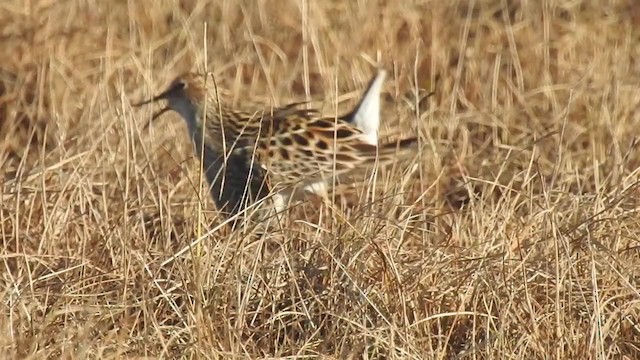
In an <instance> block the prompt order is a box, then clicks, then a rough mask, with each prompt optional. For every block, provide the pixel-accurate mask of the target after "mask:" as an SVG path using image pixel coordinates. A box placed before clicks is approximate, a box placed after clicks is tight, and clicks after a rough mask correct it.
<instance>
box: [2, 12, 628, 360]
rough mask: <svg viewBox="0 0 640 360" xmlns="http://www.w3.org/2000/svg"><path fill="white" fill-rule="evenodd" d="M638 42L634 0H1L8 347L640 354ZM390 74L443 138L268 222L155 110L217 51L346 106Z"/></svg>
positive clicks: (265, 97) (264, 84)
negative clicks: (166, 90) (369, 181)
mask: <svg viewBox="0 0 640 360" xmlns="http://www.w3.org/2000/svg"><path fill="white" fill-rule="evenodd" d="M205 24H206V25H205ZM639 29H640V5H639V4H637V2H635V1H631V0H630V1H622V0H619V1H615V0H614V1H604V0H594V1H580V0H578V1H572V2H562V1H552V0H543V1H522V2H519V1H515V0H514V1H509V0H503V1H498V0H476V1H426V0H424V1H338V0H335V1H307V0H300V1H293V0H258V1H236V2H234V1H209V2H205V1H196V0H182V1H155V2H151V1H58V2H55V1H44V0H34V1H22V0H9V1H4V2H2V3H0V45H1V48H2V51H1V52H0V57H1V58H0V60H1V61H0V169H1V171H0V182H1V184H2V196H1V198H0V204H1V211H0V236H1V237H2V242H1V243H0V274H1V277H0V300H1V301H2V304H1V305H0V314H1V317H0V331H1V333H0V357H1V358H85V357H86V358H142V357H151V358H156V357H161V358H236V359H240V358H285V357H286V358H289V359H293V358H334V359H347V358H367V359H374V358H376V359H382V358H392V359H431V358H433V359H548V358H556V359H605V358H612V359H637V358H640V292H639V288H640V286H639V284H640V277H639V276H640V275H639V274H640V256H639V255H640V254H639V253H640V240H639V239H640V215H639V214H638V209H640V205H638V202H637V201H636V199H637V197H638V195H639V189H638V180H639V177H640V174H639V171H638V169H639V167H640V154H639V153H638V141H637V131H638V129H639V128H640V112H639V111H638V106H639V104H640V91H638V89H639V85H640V64H639V63H638V60H637V59H638V58H640V30H639ZM205 44H206V47H205ZM378 61H380V63H381V64H382V66H383V67H384V68H385V69H387V70H388V71H389V78H388V81H387V82H386V84H385V93H384V102H383V107H384V109H383V122H384V123H383V129H384V131H385V132H386V133H388V134H389V136H395V135H397V134H396V132H397V131H398V129H400V130H401V131H402V134H404V135H406V134H419V135H420V137H421V139H422V141H423V151H422V152H421V153H420V154H419V155H418V156H417V157H416V159H415V161H413V162H411V163H408V164H405V165H402V166H398V167H396V168H395V169H386V170H383V171H381V173H380V174H379V176H378V177H377V180H376V184H375V186H373V185H366V186H362V187H360V188H351V187H343V188H341V189H339V191H340V194H338V195H339V196H337V197H336V201H335V207H333V208H331V207H327V206H324V205H322V204H321V203H319V202H317V201H315V200H314V199H310V200H308V201H306V202H305V203H303V204H302V205H300V206H297V207H296V208H294V209H292V210H291V212H290V213H289V214H288V215H287V217H286V218H285V219H284V224H283V225H282V227H278V226H276V225H277V224H275V223H273V224H272V225H273V230H272V231H270V232H268V233H258V232H257V231H256V229H255V228H253V227H246V228H243V229H241V230H237V231H234V232H230V231H229V229H227V228H225V227H220V226H219V225H220V223H221V219H220V218H219V217H218V216H217V215H216V211H215V209H214V207H213V205H212V203H211V200H210V199H209V197H208V195H207V191H206V188H205V185H206V184H202V183H201V182H200V177H199V171H198V164H197V161H196V160H195V159H194V156H193V152H192V147H191V144H190V142H189V139H188V137H187V135H186V130H185V128H184V126H183V123H182V121H181V120H179V118H178V116H177V115H176V114H168V115H166V116H165V118H164V119H162V120H161V121H159V122H158V123H157V124H156V125H154V127H153V128H152V130H151V131H142V127H143V126H144V124H145V123H146V121H148V120H149V118H150V116H151V111H152V110H151V109H132V108H131V103H132V102H134V101H138V100H140V99H142V98H145V97H148V96H149V95H150V94H152V93H157V91H158V90H160V89H161V88H163V87H164V86H165V85H167V83H168V81H169V80H170V79H171V78H172V77H173V76H174V75H175V74H176V73H178V72H180V71H183V70H186V69H188V68H191V67H195V68H200V69H203V68H204V67H205V64H206V67H207V68H208V70H210V71H213V72H214V73H215V74H216V76H217V78H218V79H219V81H220V82H221V83H222V84H224V85H225V87H226V88H228V89H229V91H230V92H231V94H232V95H233V96H234V98H235V99H236V101H238V103H241V102H242V101H245V100H246V101H258V102H264V103H267V104H274V105H275V104H280V105H281V104H284V103H286V102H290V101H301V100H306V99H311V100H314V101H318V100H320V101H318V102H315V103H314V105H317V106H319V107H321V108H322V109H323V110H324V112H325V113H326V114H329V115H333V114H335V113H336V109H338V110H339V111H340V112H342V111H344V110H347V109H349V107H350V106H352V105H353V104H354V102H355V101H356V100H357V97H358V96H359V94H360V92H361V91H362V89H363V87H364V86H365V85H366V82H367V81H368V79H369V77H370V76H371V75H372V74H373V73H374V71H375V65H376V63H377V62H378ZM430 91H434V92H435V94H434V95H433V96H431V97H428V98H426V97H425V96H424V95H425V94H427V93H429V92H430ZM336 104H337V105H336ZM347 198H348V199H349V201H345V200H344V199H347ZM184 249H186V251H183V250H184ZM176 255H177V256H176Z"/></svg>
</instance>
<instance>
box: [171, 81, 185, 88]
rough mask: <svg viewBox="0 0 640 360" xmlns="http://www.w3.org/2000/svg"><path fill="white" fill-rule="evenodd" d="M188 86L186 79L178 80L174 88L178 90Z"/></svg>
mask: <svg viewBox="0 0 640 360" xmlns="http://www.w3.org/2000/svg"><path fill="white" fill-rule="evenodd" d="M186 87H187V83H185V82H184V80H176V81H175V82H174V83H173V88H174V89H176V90H182V89H184V88H186Z"/></svg>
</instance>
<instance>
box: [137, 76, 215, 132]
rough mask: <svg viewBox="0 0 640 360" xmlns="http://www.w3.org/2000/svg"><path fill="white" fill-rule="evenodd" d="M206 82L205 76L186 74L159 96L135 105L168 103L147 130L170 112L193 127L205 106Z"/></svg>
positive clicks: (153, 118)
mask: <svg viewBox="0 0 640 360" xmlns="http://www.w3.org/2000/svg"><path fill="white" fill-rule="evenodd" d="M205 81H206V77H205V75H203V74H197V73H191V72H188V73H184V74H182V75H179V76H177V77H176V78H175V79H174V80H173V81H172V82H171V84H170V85H169V86H168V87H167V89H166V90H165V91H163V92H162V93H160V94H159V95H156V96H154V97H153V98H151V99H149V100H145V101H142V102H139V103H137V104H133V106H134V107H139V106H142V105H146V104H151V103H155V102H157V101H160V100H166V101H167V104H166V106H165V107H164V108H162V109H160V110H159V111H158V112H156V113H155V114H154V115H153V117H152V118H151V121H149V123H148V124H147V125H146V126H145V128H146V127H148V126H149V125H150V124H151V123H152V122H153V121H155V120H156V119H157V118H158V117H159V116H160V115H162V114H164V113H165V112H167V111H169V110H173V111H175V112H177V113H178V114H180V116H182V118H183V119H184V120H185V121H186V122H187V124H188V125H190V126H191V125H192V124H193V123H195V121H196V117H197V116H198V109H199V107H200V106H204V104H203V103H204V101H205V98H206V97H207V84H206V83H205ZM211 85H213V81H211Z"/></svg>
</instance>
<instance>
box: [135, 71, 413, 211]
mask: <svg viewBox="0 0 640 360" xmlns="http://www.w3.org/2000/svg"><path fill="white" fill-rule="evenodd" d="M385 76H386V72H385V71H384V70H381V71H379V72H378V74H377V75H376V76H375V77H374V78H373V79H372V80H371V81H370V83H369V86H368V89H367V90H366V91H365V93H364V95H363V97H362V99H361V100H360V102H359V104H358V105H357V106H356V107H355V109H354V110H353V111H351V112H350V113H348V114H345V115H343V116H340V117H337V118H335V117H323V116H321V114H320V112H319V111H318V110H315V109H303V108H301V107H300V106H301V105H302V103H292V104H289V105H286V106H283V107H279V108H273V109H268V110H261V111H256V112H248V111H246V110H240V109H236V108H233V107H230V106H229V105H227V103H228V102H226V101H225V100H224V96H223V95H222V91H221V90H220V89H218V87H217V85H216V83H215V81H214V79H213V77H212V76H211V77H210V76H206V75H203V74H197V73H192V72H188V73H185V74H182V75H180V76H178V77H176V78H175V79H174V80H173V81H172V82H171V84H170V85H169V87H168V88H167V89H166V90H165V91H164V92H162V93H161V94H159V95H157V96H155V97H153V98H151V99H149V100H147V101H143V102H140V103H138V104H135V105H134V106H141V105H145V104H149V103H154V102H156V101H160V100H166V101H167V105H166V106H165V107H164V108H162V109H161V110H160V111H158V112H157V113H155V114H154V115H153V117H152V119H151V121H150V122H149V124H151V122H153V121H154V120H155V119H157V118H158V117H159V116H160V115H162V114H163V113H165V112H167V111H169V110H173V111H175V112H177V113H178V114H180V116H181V117H182V118H183V119H184V121H185V122H186V123H187V127H188V129H189V134H190V136H191V138H192V140H193V142H194V146H195V151H196V153H197V154H198V155H199V156H201V159H202V161H203V165H204V168H205V173H206V176H207V179H208V181H209V184H210V187H211V194H212V196H213V199H214V201H215V202H216V204H217V206H218V208H219V209H220V210H221V211H223V212H225V213H227V215H233V214H236V213H238V212H239V211H242V210H243V209H245V208H246V206H247V205H249V204H252V203H254V202H256V201H258V200H261V199H262V198H264V197H265V196H266V195H267V194H268V193H269V192H272V193H273V194H274V195H273V205H274V206H273V207H274V208H275V210H276V211H278V212H280V211H282V210H284V209H285V207H286V206H287V204H288V203H289V201H290V200H291V199H292V198H294V199H297V198H298V197H299V195H300V194H302V193H304V192H313V193H316V194H318V195H320V196H323V197H325V199H326V196H327V182H328V181H331V179H332V177H334V176H340V175H343V174H347V173H350V172H352V171H354V170H357V169H362V168H364V167H368V166H372V165H375V164H376V163H377V164H389V163H394V162H396V161H399V160H401V159H402V158H406V157H407V156H408V155H409V156H410V155H413V154H415V146H414V145H416V144H417V138H416V137H412V138H408V139H404V140H400V141H398V142H394V143H388V144H384V145H381V146H378V128H379V124H380V92H381V89H382V83H383V81H384V78H385ZM149 124H147V126H148V125H149ZM267 179H268V181H267Z"/></svg>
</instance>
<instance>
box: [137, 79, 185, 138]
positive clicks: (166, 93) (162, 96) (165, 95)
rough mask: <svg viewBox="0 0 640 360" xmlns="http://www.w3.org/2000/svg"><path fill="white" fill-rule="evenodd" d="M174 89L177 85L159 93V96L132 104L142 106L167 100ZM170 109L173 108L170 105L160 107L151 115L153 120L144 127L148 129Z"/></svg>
mask: <svg viewBox="0 0 640 360" xmlns="http://www.w3.org/2000/svg"><path fill="white" fill-rule="evenodd" d="M174 91H176V87H170V88H168V89H167V90H165V91H163V92H162V93H161V94H159V95H157V96H154V97H152V98H151V99H149V100H145V101H141V102H139V103H135V104H132V105H131V106H133V107H140V106H142V105H146V104H152V103H154V102H156V101H160V100H166V99H168V98H169V95H171V93H173V92H174ZM169 110H171V108H170V107H169V106H165V107H164V108H162V109H160V110H159V111H158V112H156V113H155V114H153V116H152V117H151V120H149V122H148V123H147V124H146V125H145V126H144V128H143V129H144V130H147V128H149V126H150V125H151V123H153V122H155V120H156V119H158V118H159V117H160V115H162V114H164V113H166V112H167V111H169Z"/></svg>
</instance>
